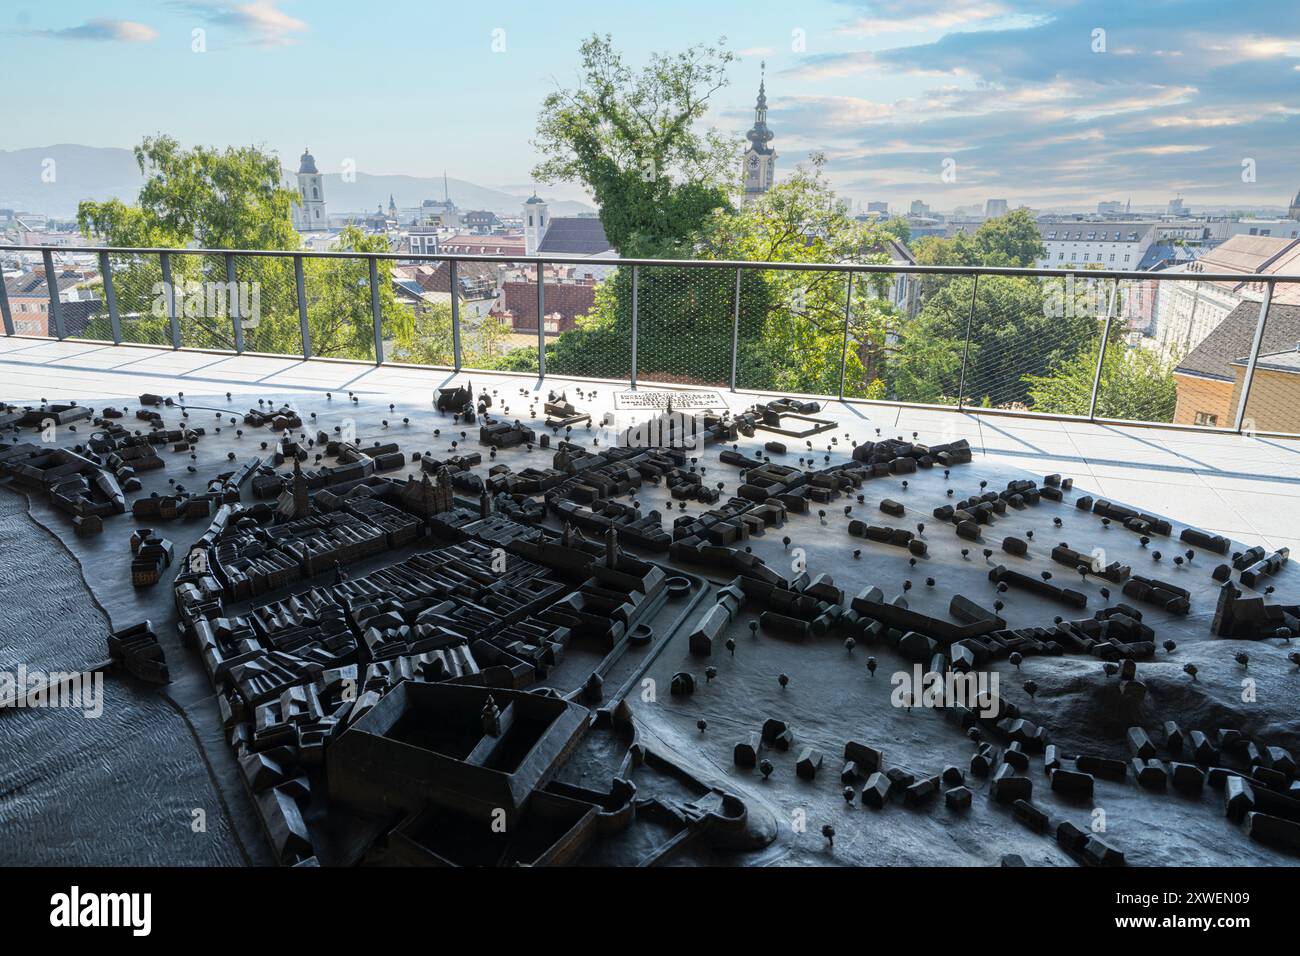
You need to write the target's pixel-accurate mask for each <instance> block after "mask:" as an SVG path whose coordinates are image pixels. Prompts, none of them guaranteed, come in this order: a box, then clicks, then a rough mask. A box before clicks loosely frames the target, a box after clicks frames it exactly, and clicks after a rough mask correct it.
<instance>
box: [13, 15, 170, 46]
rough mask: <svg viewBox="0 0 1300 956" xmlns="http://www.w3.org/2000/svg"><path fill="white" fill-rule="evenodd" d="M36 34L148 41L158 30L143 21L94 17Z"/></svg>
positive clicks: (121, 40)
mask: <svg viewBox="0 0 1300 956" xmlns="http://www.w3.org/2000/svg"><path fill="white" fill-rule="evenodd" d="M34 35H36V36H44V37H49V38H51V39H54V40H95V41H99V42H114V41H116V42H118V43H148V42H149V41H150V40H155V39H157V37H158V31H157V30H155V29H154V28H153V27H151V26H148V25H147V24H144V23H136V22H135V21H133V20H109V19H106V18H104V17H96V18H95V19H93V20H87V21H86V22H85V23H83V24H81V25H80V26H75V27H67V28H66V29H63V30H37V31H34Z"/></svg>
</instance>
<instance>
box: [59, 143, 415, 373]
mask: <svg viewBox="0 0 1300 956" xmlns="http://www.w3.org/2000/svg"><path fill="white" fill-rule="evenodd" d="M135 157H136V162H137V163H138V164H139V166H140V171H141V173H142V174H144V176H145V181H144V184H143V185H142V186H141V188H140V193H139V196H138V199H137V203H136V204H135V205H128V204H126V203H123V202H122V201H121V200H118V199H112V200H108V201H106V202H94V201H85V202H83V203H81V205H80V207H79V208H78V212H77V220H78V224H79V225H80V227H81V230H82V232H83V234H85V235H86V236H88V237H91V236H93V237H95V238H97V239H98V240H100V241H101V242H102V243H103V244H105V245H108V246H120V247H165V248H181V249H183V248H194V247H197V248H200V249H220V250H226V249H229V250H284V251H292V250H297V249H298V248H299V239H298V234H297V233H296V232H295V231H294V228H293V222H292V209H293V202H294V200H295V193H294V192H293V191H292V190H290V189H286V188H284V187H283V186H282V185H281V179H282V174H281V170H280V162H279V159H277V158H276V156H275V155H274V154H271V153H267V152H264V151H262V150H260V149H258V148H257V147H239V148H233V147H232V148H227V149H224V150H218V149H213V148H209V147H205V146H196V147H193V148H191V149H183V148H182V147H181V146H180V145H179V144H178V143H177V141H176V140H175V139H173V138H171V137H169V136H158V137H154V138H145V139H144V140H143V141H142V142H141V144H140V145H139V146H137V147H136V149H135ZM337 245H338V249H339V250H340V251H349V252H355V253H358V254H361V255H364V254H366V253H387V252H388V251H389V247H388V240H387V238H386V237H384V236H379V235H370V234H367V233H365V232H364V231H362V230H361V229H359V228H357V227H355V226H349V227H348V228H346V229H344V230H343V232H342V233H341V234H340V236H339V241H338V244H337ZM109 259H110V265H111V266H112V269H113V284H114V290H115V292H116V294H117V299H118V311H119V315H120V318H121V323H122V330H123V338H124V339H126V340H127V341H133V342H153V343H157V344H170V343H171V332H170V322H169V319H168V315H167V303H168V299H167V292H168V290H167V289H166V288H165V286H164V283H163V272H162V263H161V259H160V258H159V257H158V256H156V255H150V254H136V253H126V252H124V253H122V254H112V255H110V257H109ZM170 266H171V294H172V295H173V296H174V302H175V308H176V312H177V318H178V325H179V328H180V335H181V345H182V346H183V347H193V348H216V349H233V348H235V346H236V341H235V336H234V325H233V314H234V313H233V310H232V308H231V302H232V300H234V299H236V298H238V301H240V302H241V303H243V307H242V308H241V310H240V318H241V323H242V326H243V334H244V347H245V349H246V350H248V351H255V352H269V353H275V354H295V353H301V352H302V351H303V345H302V333H301V323H300V320H299V314H298V296H297V286H296V280H295V275H294V265H293V261H292V260H291V259H289V258H288V257H271V256H251V255H237V256H236V257H235V283H236V285H235V286H234V287H230V286H228V282H229V278H230V276H229V273H228V272H227V266H226V257H225V256H224V255H222V254H218V255H203V254H197V253H175V254H173V255H171V256H170ZM376 266H377V268H376V275H377V278H378V280H379V307H380V315H381V317H382V323H383V330H384V337H385V338H386V339H389V340H395V341H403V340H409V339H410V338H411V336H412V335H413V334H414V331H413V329H414V325H413V323H414V318H415V316H414V314H413V312H412V311H411V309H409V308H407V307H406V306H404V305H403V304H402V303H401V302H400V301H398V299H397V296H396V294H395V293H394V290H393V282H392V265H391V262H390V261H389V260H386V259H378V260H377V261H376ZM303 283H304V292H305V296H306V300H307V326H308V334H309V336H310V338H311V353H312V354H313V355H316V356H322V357H329V358H350V359H374V357H375V347H374V319H373V314H372V311H371V297H370V268H369V263H368V261H367V260H366V259H365V258H348V259H337V258H318V257H312V256H305V257H304V259H303ZM250 303H251V304H252V307H251V308H250ZM83 334H84V335H85V336H86V337H88V338H104V339H107V338H110V337H111V331H110V330H109V322H108V318H107V317H106V316H102V317H99V318H96V319H94V320H93V321H92V322H91V324H90V326H89V327H88V328H87V329H86V330H85V332H84V333H83Z"/></svg>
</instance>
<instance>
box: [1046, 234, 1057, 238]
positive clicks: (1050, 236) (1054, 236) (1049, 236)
mask: <svg viewBox="0 0 1300 956" xmlns="http://www.w3.org/2000/svg"><path fill="white" fill-rule="evenodd" d="M1047 238H1048V239H1055V238H1056V233H1055V232H1049V233H1048V234H1047Z"/></svg>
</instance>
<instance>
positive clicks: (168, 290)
mask: <svg viewBox="0 0 1300 956" xmlns="http://www.w3.org/2000/svg"><path fill="white" fill-rule="evenodd" d="M158 263H159V265H161V266H162V281H163V301H165V302H166V303H167V324H168V325H169V326H170V327H171V336H172V348H174V349H178V348H180V347H181V324H180V322H179V321H178V320H177V318H176V288H175V287H174V286H173V285H172V257H171V254H170V253H166V252H160V253H159V254H158Z"/></svg>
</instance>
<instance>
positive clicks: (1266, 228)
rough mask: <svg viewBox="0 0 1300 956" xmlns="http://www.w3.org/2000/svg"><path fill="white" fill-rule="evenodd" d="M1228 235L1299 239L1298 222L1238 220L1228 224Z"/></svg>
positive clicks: (1293, 220)
mask: <svg viewBox="0 0 1300 956" xmlns="http://www.w3.org/2000/svg"><path fill="white" fill-rule="evenodd" d="M1228 234H1229V235H1233V236H1272V237H1276V238H1279V239H1300V221H1297V220H1296V219H1294V218H1292V219H1238V220H1235V221H1233V222H1230V223H1228Z"/></svg>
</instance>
